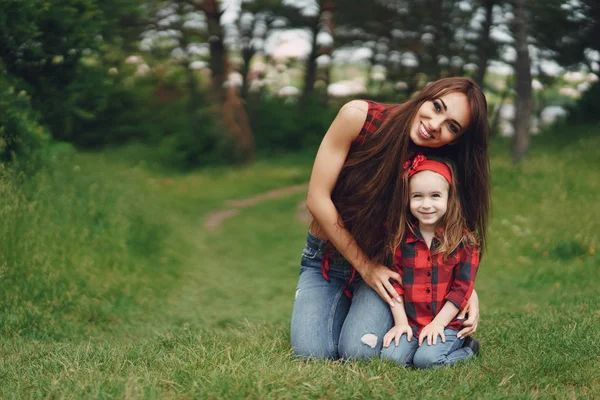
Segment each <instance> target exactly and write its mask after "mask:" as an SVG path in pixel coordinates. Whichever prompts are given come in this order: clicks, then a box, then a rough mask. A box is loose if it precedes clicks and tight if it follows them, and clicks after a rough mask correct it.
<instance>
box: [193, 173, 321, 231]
mask: <svg viewBox="0 0 600 400" xmlns="http://www.w3.org/2000/svg"><path fill="white" fill-rule="evenodd" d="M307 188H308V184H306V183H302V184H299V185H294V186H288V187H285V188H280V189H274V190H270V191H268V192H265V193H261V194H257V195H256V196H253V197H250V198H247V199H242V200H227V201H226V202H225V204H226V205H227V206H228V208H226V209H222V210H217V211H214V212H212V213H210V214H208V216H207V217H206V219H205V220H204V228H205V229H206V230H209V231H214V230H216V229H218V228H219V227H220V226H221V225H223V222H225V220H226V219H228V218H231V217H234V216H236V215H238V214H239V213H240V210H241V209H244V208H247V207H252V206H255V205H257V204H260V203H262V202H263V201H266V200H271V199H279V198H281V197H285V196H289V195H291V194H296V193H301V192H305V191H306V190H307ZM296 218H297V219H298V220H300V221H302V222H310V219H311V217H310V214H309V213H308V211H307V210H306V202H305V201H302V202H300V203H299V204H298V207H297V211H296Z"/></svg>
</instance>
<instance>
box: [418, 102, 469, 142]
mask: <svg viewBox="0 0 600 400" xmlns="http://www.w3.org/2000/svg"><path fill="white" fill-rule="evenodd" d="M470 120H471V108H470V105H469V100H468V99H467V96H466V95H465V94H464V93H461V92H451V93H446V94H444V95H442V96H440V97H437V98H435V99H433V100H430V101H426V102H425V103H423V104H422V105H421V107H420V108H419V110H418V111H417V114H416V115H415V119H414V120H413V122H412V125H411V127H410V138H411V140H412V141H413V143H414V144H416V145H417V146H422V147H436V148H437V147H442V146H444V145H446V144H449V143H452V142H453V141H454V140H456V139H458V137H460V135H462V134H463V133H464V132H465V130H466V129H467V127H468V126H469V122H470Z"/></svg>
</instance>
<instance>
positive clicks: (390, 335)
mask: <svg viewBox="0 0 600 400" xmlns="http://www.w3.org/2000/svg"><path fill="white" fill-rule="evenodd" d="M396 301H397V302H398V304H397V307H393V308H392V315H393V316H394V326H393V327H392V328H391V329H390V330H389V331H388V332H387V333H386V334H385V336H384V337H383V347H386V348H387V347H389V345H390V344H391V343H392V341H394V342H395V343H396V347H397V346H398V345H399V344H400V338H401V337H402V335H403V334H406V340H407V341H409V342H410V341H411V340H412V338H413V331H412V328H411V327H410V325H409V324H408V317H407V316H406V310H405V309H404V304H403V303H404V299H403V298H402V296H399V297H398V298H397V299H396Z"/></svg>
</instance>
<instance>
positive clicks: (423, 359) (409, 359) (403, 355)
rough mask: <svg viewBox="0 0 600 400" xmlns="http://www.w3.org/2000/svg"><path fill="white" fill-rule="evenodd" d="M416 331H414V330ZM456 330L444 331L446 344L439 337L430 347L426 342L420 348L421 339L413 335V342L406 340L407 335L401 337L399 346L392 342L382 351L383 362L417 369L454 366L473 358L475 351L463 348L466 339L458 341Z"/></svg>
mask: <svg viewBox="0 0 600 400" xmlns="http://www.w3.org/2000/svg"><path fill="white" fill-rule="evenodd" d="M413 331H414V329H413ZM457 333H458V331H455V330H454V329H448V328H446V329H444V336H445V337H446V343H442V338H441V337H439V336H438V338H437V344H435V345H431V346H429V345H428V344H427V342H424V343H423V344H422V345H421V346H420V347H419V339H417V337H416V336H415V335H413V337H412V340H411V341H410V342H408V341H407V340H406V334H403V335H402V336H401V337H400V341H399V344H398V346H397V347H396V343H395V342H394V341H392V343H391V344H390V345H389V347H387V348H384V349H383V350H382V351H381V359H382V360H390V361H394V362H395V363H396V364H399V365H402V366H404V367H409V366H411V365H414V366H415V367H417V368H436V367H443V366H444V365H454V364H455V363H456V362H457V361H462V360H467V359H469V358H471V357H473V350H471V349H470V348H469V347H461V346H462V344H463V342H464V339H458V338H457V337H456V334H457Z"/></svg>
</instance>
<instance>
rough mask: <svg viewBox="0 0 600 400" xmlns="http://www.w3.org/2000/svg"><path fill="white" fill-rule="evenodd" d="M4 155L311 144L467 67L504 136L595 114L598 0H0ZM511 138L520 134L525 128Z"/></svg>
mask: <svg viewBox="0 0 600 400" xmlns="http://www.w3.org/2000/svg"><path fill="white" fill-rule="evenodd" d="M2 10H3V12H2V16H0V18H1V20H0V43H1V46H2V47H1V53H0V62H1V64H0V71H1V72H2V75H1V81H0V85H1V87H0V89H1V93H2V100H1V101H2V111H1V112H2V114H1V119H0V122H1V123H2V127H3V129H2V145H1V147H0V151H2V158H3V159H4V160H5V161H10V160H11V159H12V158H13V157H15V156H17V157H18V156H19V155H20V154H22V155H23V156H24V157H25V158H26V157H28V155H29V154H32V153H35V152H38V150H40V147H46V146H52V144H53V143H56V142H64V143H69V144H72V145H73V146H75V147H76V148H78V149H90V148H94V149H98V148H102V147H105V146H114V145H121V144H125V143H131V142H138V143H144V144H147V145H148V146H150V147H155V148H160V152H159V153H160V154H158V156H160V161H161V162H163V163H165V164H170V165H171V166H174V167H177V168H181V169H188V168H194V167H199V166H204V165H208V164H215V163H240V162H241V163H249V162H252V161H253V160H254V159H255V158H256V156H257V155H265V154H270V153H272V152H274V151H278V150H298V149H300V148H307V147H308V148H314V146H315V144H316V143H318V142H319V140H320V138H321V137H322V135H323V133H324V132H325V131H326V129H327V126H328V124H329V123H330V121H331V120H332V117H333V116H334V115H335V112H336V110H337V109H339V106H340V105H341V104H343V102H345V101H348V100H350V99H353V98H369V99H375V100H379V101H385V102H401V101H403V100H404V99H406V98H407V97H409V96H410V95H411V94H412V93H414V92H415V91H416V90H419V89H420V88H421V87H423V85H425V84H426V83H427V82H430V81H432V80H435V79H438V78H441V77H445V76H469V77H471V78H473V79H474V80H475V81H476V82H477V83H478V84H479V85H481V86H482V87H483V88H484V89H485V91H486V93H487V96H488V102H489V106H490V110H489V111H490V123H491V125H492V127H493V132H494V134H495V135H501V136H514V137H515V144H514V149H513V152H514V158H515V160H518V159H520V157H522V154H523V153H524V152H525V151H526V149H527V147H528V140H527V136H528V135H529V134H536V133H538V132H540V130H542V129H543V127H544V126H547V125H549V124H552V123H554V122H556V121H557V120H560V119H565V118H570V120H573V121H583V120H593V119H594V118H596V119H597V118H598V115H600V113H599V112H598V108H597V107H598V106H597V105H596V104H597V101H596V100H597V99H598V95H599V93H600V89H599V85H598V83H597V80H598V75H597V73H598V71H599V62H600V53H599V46H600V45H599V44H598V40H597V38H598V37H600V28H599V25H600V21H599V20H600V16H599V15H600V5H598V2H595V1H592V0H572V1H559V0H549V1H534V0H531V1H501V0H498V1H496V0H481V1H475V0H472V1H467V0H464V1H453V0H444V1H442V0H437V1H436V0H414V1H400V0H398V1H387V0H377V1H371V2H361V1H353V0H327V1H325V0H323V1H310V0H302V1H300V0H295V1H291V0H289V1H284V0H281V1H279V0H254V1H250V0H244V1H236V0H224V1H222V2H219V1H217V0H210V1H209V0H206V1H191V0H189V1H184V0H181V1H139V0H120V1H116V0H115V1H112V0H108V1H94V0H76V1H66V0H65V1H52V2H49V1H41V0H40V1H36V0H31V1H27V2H19V1H9V0H2ZM517 139H518V140H517Z"/></svg>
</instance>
